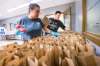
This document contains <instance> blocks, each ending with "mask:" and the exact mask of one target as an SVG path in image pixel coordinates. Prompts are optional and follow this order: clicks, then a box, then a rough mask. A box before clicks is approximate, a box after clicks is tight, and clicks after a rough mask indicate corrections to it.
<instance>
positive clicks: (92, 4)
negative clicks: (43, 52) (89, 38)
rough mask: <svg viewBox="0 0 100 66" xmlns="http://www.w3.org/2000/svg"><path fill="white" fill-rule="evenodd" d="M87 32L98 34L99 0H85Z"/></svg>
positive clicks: (99, 22) (99, 29)
mask: <svg viewBox="0 0 100 66" xmlns="http://www.w3.org/2000/svg"><path fill="white" fill-rule="evenodd" d="M87 32H90V33H93V34H97V35H100V0H87Z"/></svg>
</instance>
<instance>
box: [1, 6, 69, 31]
mask: <svg viewBox="0 0 100 66" xmlns="http://www.w3.org/2000/svg"><path fill="white" fill-rule="evenodd" d="M68 8H69V5H67V4H64V5H59V6H55V7H50V8H46V9H43V10H41V13H40V18H42V17H44V16H45V15H49V14H54V13H55V11H57V10H60V11H62V12H64V11H65V10H67V9H68ZM20 16H25V14H23V15H20ZM18 19H19V16H18V15H17V16H15V17H11V18H8V19H4V20H2V21H0V25H3V24H6V26H7V30H8V31H11V30H10V24H11V23H13V24H15V23H16V21H17V20H18Z"/></svg>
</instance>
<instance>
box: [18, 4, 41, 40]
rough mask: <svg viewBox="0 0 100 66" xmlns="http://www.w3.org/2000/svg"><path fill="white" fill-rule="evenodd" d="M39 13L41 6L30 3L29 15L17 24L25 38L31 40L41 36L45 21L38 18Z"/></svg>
mask: <svg viewBox="0 0 100 66" xmlns="http://www.w3.org/2000/svg"><path fill="white" fill-rule="evenodd" d="M39 13H40V6H39V5H38V4H30V5H29V13H28V16H25V17H23V18H22V19H21V20H20V21H19V23H18V24H17V25H16V28H17V29H18V31H19V32H20V34H21V36H22V38H23V40H30V39H32V38H33V37H38V36H41V33H42V28H43V23H42V21H41V19H40V18H38V17H39Z"/></svg>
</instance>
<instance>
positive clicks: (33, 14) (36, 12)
mask: <svg viewBox="0 0 100 66" xmlns="http://www.w3.org/2000/svg"><path fill="white" fill-rule="evenodd" d="M30 14H31V17H32V18H38V17H39V14H40V8H35V9H34V10H32V11H31V12H30Z"/></svg>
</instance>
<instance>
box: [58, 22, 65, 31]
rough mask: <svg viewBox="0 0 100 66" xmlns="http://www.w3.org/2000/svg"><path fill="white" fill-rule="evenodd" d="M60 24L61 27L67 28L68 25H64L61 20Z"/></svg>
mask: <svg viewBox="0 0 100 66" xmlns="http://www.w3.org/2000/svg"><path fill="white" fill-rule="evenodd" d="M59 25H60V27H61V28H62V29H63V30H65V28H66V27H65V25H64V24H63V23H62V22H61V21H60V22H59Z"/></svg>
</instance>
